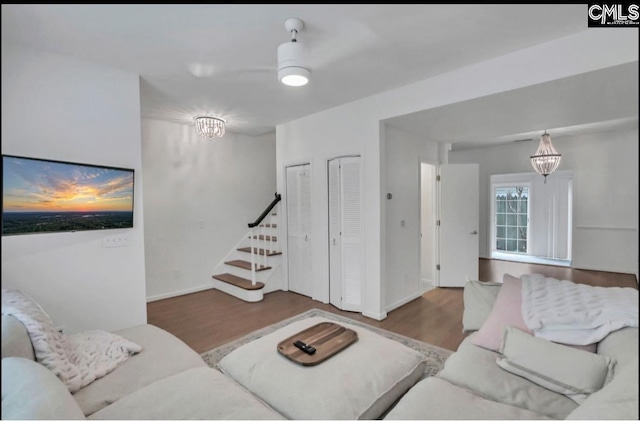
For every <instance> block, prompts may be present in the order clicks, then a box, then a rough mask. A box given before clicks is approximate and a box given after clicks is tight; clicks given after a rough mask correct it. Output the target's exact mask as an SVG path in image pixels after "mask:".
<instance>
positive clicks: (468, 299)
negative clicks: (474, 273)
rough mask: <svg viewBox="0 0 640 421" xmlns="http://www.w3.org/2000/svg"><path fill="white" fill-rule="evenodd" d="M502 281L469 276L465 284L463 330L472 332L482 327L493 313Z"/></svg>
mask: <svg viewBox="0 0 640 421" xmlns="http://www.w3.org/2000/svg"><path fill="white" fill-rule="evenodd" d="M500 287H502V282H480V281H475V280H471V279H468V278H467V282H466V283H465V284H464V294H463V300H464V312H463V313H462V332H463V333H466V332H472V331H474V330H478V329H480V328H481V327H482V325H483V324H484V322H485V320H487V318H488V317H489V314H491V309H492V308H493V305H494V303H495V302H496V298H497V297H498V292H500Z"/></svg>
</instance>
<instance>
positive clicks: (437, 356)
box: [200, 309, 453, 376]
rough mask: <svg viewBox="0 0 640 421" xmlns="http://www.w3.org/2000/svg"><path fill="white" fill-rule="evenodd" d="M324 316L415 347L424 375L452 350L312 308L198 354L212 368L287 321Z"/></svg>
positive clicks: (438, 367)
mask: <svg viewBox="0 0 640 421" xmlns="http://www.w3.org/2000/svg"><path fill="white" fill-rule="evenodd" d="M316 316H318V317H324V318H326V319H330V320H334V321H336V322H340V323H344V324H350V325H354V326H358V327H361V328H364V329H369V330H370V331H372V332H375V333H377V334H379V335H381V336H384V337H385V338H389V339H392V340H394V341H396V342H400V343H401V344H403V345H406V346H408V347H409V348H412V349H415V350H416V351H419V352H421V353H422V354H424V356H425V357H426V365H425V374H424V375H425V376H434V375H436V374H438V372H439V371H440V370H442V367H443V366H444V362H445V360H446V359H447V358H448V357H449V355H451V354H452V353H453V352H452V351H449V350H448V349H444V348H440V347H438V346H435V345H431V344H428V343H426V342H421V341H418V340H415V339H412V338H408V337H406V336H403V335H400V334H397V333H394V332H390V331H388V330H384V329H380V328H377V327H374V326H369V325H368V324H366V323H362V322H358V321H356V320H352V319H349V318H346V317H342V316H339V315H337V314H333V313H329V312H327V311H324V310H320V309H312V310H308V311H306V312H304V313H300V314H298V315H297V316H293V317H290V318H288V319H285V320H282V321H281V322H278V323H274V324H272V325H270V326H267V327H264V328H262V329H259V330H256V331H254V332H251V333H250V334H248V335H246V336H243V337H242V338H239V339H236V340H235V341H231V342H228V343H226V344H224V345H221V346H219V347H217V348H214V349H212V350H209V351H207V352H204V353H202V354H200V355H201V356H202V359H204V361H205V362H206V363H207V364H208V365H209V366H210V367H213V368H216V369H217V368H218V362H219V361H220V360H221V359H222V358H224V357H225V356H226V355H227V354H229V353H230V352H231V351H233V350H234V349H236V348H238V347H240V346H242V345H244V344H246V343H249V342H251V341H254V340H256V339H258V338H261V337H263V336H265V335H267V334H269V333H271V332H274V331H276V330H278V329H280V328H281V327H283V326H286V325H288V324H289V323H292V322H296V321H298V320H302V319H306V318H308V317H316Z"/></svg>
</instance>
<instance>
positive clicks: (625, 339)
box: [597, 327, 639, 375]
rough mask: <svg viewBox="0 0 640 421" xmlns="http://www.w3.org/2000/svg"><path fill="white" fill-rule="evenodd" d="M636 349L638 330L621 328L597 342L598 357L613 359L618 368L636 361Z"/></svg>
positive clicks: (637, 345)
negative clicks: (603, 356) (604, 356)
mask: <svg viewBox="0 0 640 421" xmlns="http://www.w3.org/2000/svg"><path fill="white" fill-rule="evenodd" d="M638 348H639V344H638V328H637V327H623V328H622V329H620V330H616V331H615V332H611V333H610V334H608V335H607V336H606V337H605V338H604V339H603V340H601V341H600V342H598V350H597V352H598V355H606V356H609V357H612V358H615V359H616V361H617V368H619V367H623V366H624V365H626V364H628V363H630V362H632V361H636V362H637V361H638ZM614 375H615V374H614Z"/></svg>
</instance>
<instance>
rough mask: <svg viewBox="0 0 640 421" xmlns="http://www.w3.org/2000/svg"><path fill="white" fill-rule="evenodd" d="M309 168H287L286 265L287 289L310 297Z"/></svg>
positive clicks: (307, 165)
mask: <svg viewBox="0 0 640 421" xmlns="http://www.w3.org/2000/svg"><path fill="white" fill-rule="evenodd" d="M310 169H311V166H310V165H309V164H305V165H296V166H293V167H287V171H286V177H287V180H286V182H287V193H286V194H287V196H286V198H287V262H288V277H289V290H290V291H293V292H297V293H298V294H302V295H306V296H308V297H311V296H312V293H313V290H312V283H311V238H310V236H309V232H310V231H311V171H310Z"/></svg>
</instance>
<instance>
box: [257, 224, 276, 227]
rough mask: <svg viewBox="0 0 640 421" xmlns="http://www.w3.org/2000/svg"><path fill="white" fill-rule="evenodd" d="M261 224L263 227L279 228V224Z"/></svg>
mask: <svg viewBox="0 0 640 421" xmlns="http://www.w3.org/2000/svg"><path fill="white" fill-rule="evenodd" d="M260 226H261V227H263V228H278V224H264V225H260Z"/></svg>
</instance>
